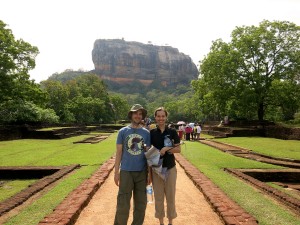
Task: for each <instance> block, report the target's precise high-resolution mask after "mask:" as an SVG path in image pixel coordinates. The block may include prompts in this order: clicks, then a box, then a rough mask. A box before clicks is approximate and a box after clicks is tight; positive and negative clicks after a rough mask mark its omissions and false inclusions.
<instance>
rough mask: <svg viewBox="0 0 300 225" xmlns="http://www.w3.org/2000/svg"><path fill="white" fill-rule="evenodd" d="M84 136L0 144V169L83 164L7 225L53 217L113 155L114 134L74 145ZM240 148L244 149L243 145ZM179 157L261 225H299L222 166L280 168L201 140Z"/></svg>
mask: <svg viewBox="0 0 300 225" xmlns="http://www.w3.org/2000/svg"><path fill="white" fill-rule="evenodd" d="M93 134H95V133H93ZM88 136H90V135H82V136H78V137H72V138H67V139H62V140H15V141H3V142H0V166H29V165H33V166H62V165H70V164H81V165H83V166H82V167H81V168H80V169H77V170H76V171H75V172H74V173H72V174H70V175H69V176H67V177H66V178H64V179H62V180H60V182H59V183H58V184H57V185H56V186H55V187H54V188H52V189H51V190H50V191H48V192H47V193H45V194H44V195H43V196H42V197H41V198H39V199H38V200H36V201H35V202H34V203H32V204H31V205H29V206H28V207H26V208H25V209H24V210H22V211H21V212H20V213H19V214H18V215H17V216H14V217H13V218H11V219H10V220H9V221H7V223H5V224H6V225H7V224H10V225H13V224H14V225H15V224H18V225H32V224H37V223H38V222H39V221H40V220H42V219H43V218H44V217H45V216H46V215H47V214H49V213H51V212H52V210H53V209H54V208H55V207H56V206H57V205H58V204H59V203H60V202H61V201H62V200H63V199H64V198H65V197H66V196H67V195H68V194H69V193H70V192H71V191H72V190H73V189H75V188H76V187H77V186H78V185H80V184H81V183H82V182H83V180H85V179H87V178H89V177H90V176H91V174H92V173H93V172H95V170H97V169H98V168H99V166H100V165H101V164H102V163H103V162H105V161H106V160H107V159H109V158H110V157H111V156H112V155H113V154H114V153H115V140H116V133H114V134H112V135H111V136H110V137H109V138H107V139H106V140H104V141H102V142H100V143H98V144H73V142H74V141H79V140H82V139H84V138H86V137H88ZM231 139H232V140H231ZM218 140H220V139H218ZM222 140H225V139H222ZM247 140H248V138H241V139H240V142H241V143H244V142H247ZM252 140H254V139H252ZM265 140H266V139H263V138H261V139H255V141H252V145H251V141H249V145H250V147H249V149H251V150H254V151H256V148H257V146H263V145H265V143H264V142H265ZM272 140H273V142H275V141H280V140H277V139H271V140H270V143H272ZM226 141H235V138H227V139H226ZM259 142H260V143H259ZM284 143H285V149H290V148H289V147H290V143H292V144H291V146H294V145H296V146H297V143H296V144H294V143H293V142H290V141H285V142H284ZM232 144H234V143H232ZM241 146H242V147H246V146H243V145H242V144H241ZM276 146H278V145H276ZM283 146H284V145H283ZM267 147H269V146H268V145H266V148H264V149H266V150H267V149H269V151H275V149H276V148H275V147H273V146H272V147H269V148H267ZM297 149H298V148H297ZM257 151H259V150H257ZM291 152H293V151H285V152H284V153H285V155H286V156H287V157H292V156H293V155H292V154H291V155H292V156H291V155H289V154H290V153H291ZM296 152H297V151H296ZM182 154H183V155H184V156H185V157H186V158H187V159H188V160H189V161H190V162H191V163H193V164H194V165H195V166H196V167H197V168H198V169H199V170H200V171H201V172H202V173H204V174H205V175H206V176H207V177H209V178H210V179H211V180H212V181H213V182H214V183H215V184H216V185H217V186H219V187H220V188H221V189H222V190H223V191H224V192H225V193H227V195H228V196H229V197H230V198H232V199H233V200H234V201H236V202H237V203H238V204H239V205H240V206H242V207H243V208H244V209H245V210H246V211H248V212H249V213H251V214H252V215H253V216H255V217H256V218H257V219H258V220H259V224H260V225H261V224H262V225H299V224H300V219H299V217H296V216H295V215H294V214H293V213H291V212H290V211H289V210H288V209H286V208H285V207H283V206H280V205H279V204H278V203H277V202H276V201H274V200H273V199H271V198H269V197H267V196H265V195H264V194H263V193H261V192H260V191H258V190H256V189H255V188H253V187H252V186H250V185H248V184H246V183H245V182H243V181H241V180H239V179H238V178H236V177H234V176H232V175H231V174H228V173H226V172H225V171H224V170H223V168H280V167H279V166H274V165H269V164H265V163H260V162H257V161H253V160H248V159H244V158H240V157H235V156H233V155H230V154H227V153H224V152H221V151H219V150H216V149H214V148H212V147H209V146H207V145H203V144H201V143H199V142H185V144H184V145H182ZM293 157H294V156H293ZM178 182H180V181H178ZM0 195H1V193H0ZM179 213H180V212H179Z"/></svg>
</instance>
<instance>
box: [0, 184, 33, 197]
mask: <svg viewBox="0 0 300 225" xmlns="http://www.w3.org/2000/svg"><path fill="white" fill-rule="evenodd" d="M34 182H36V180H34V179H32V180H2V181H1V180H0V202H2V201H4V200H6V199H8V198H9V197H11V196H13V195H15V194H17V193H19V192H20V191H22V190H23V189H25V188H27V187H28V186H29V185H31V184H33V183H34Z"/></svg>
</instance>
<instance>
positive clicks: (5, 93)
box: [0, 20, 45, 104]
mask: <svg viewBox="0 0 300 225" xmlns="http://www.w3.org/2000/svg"><path fill="white" fill-rule="evenodd" d="M38 53H39V51H38V48H37V47H34V46H31V45H30V44H29V43H27V42H25V41H23V40H22V39H20V40H15V38H14V35H13V34H12V31H11V30H10V29H7V28H6V24H5V23H4V22H3V21H1V20H0V90H1V92H0V102H4V101H8V100H15V99H22V100H24V101H32V102H35V103H37V104H42V103H43V101H44V98H45V94H44V93H43V92H42V91H41V89H40V88H39V85H37V84H35V83H34V81H32V80H30V79H29V78H30V75H29V71H30V70H32V69H34V67H35V57H36V56H37V54H38Z"/></svg>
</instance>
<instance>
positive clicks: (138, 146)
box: [126, 134, 144, 155]
mask: <svg viewBox="0 0 300 225" xmlns="http://www.w3.org/2000/svg"><path fill="white" fill-rule="evenodd" d="M126 143H127V146H126V147H127V151H128V152H129V153H130V154H131V155H140V154H142V152H143V151H144V139H143V137H142V136H141V135H139V134H130V135H128V136H127V137H126Z"/></svg>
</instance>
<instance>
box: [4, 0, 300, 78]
mask: <svg viewBox="0 0 300 225" xmlns="http://www.w3.org/2000/svg"><path fill="white" fill-rule="evenodd" d="M299 15H300V0H251V1H245V0H244V1H243V0H226V1H224V0H210V1H204V0H185V1H182V0H152V1H144V0H127V1H124V0H84V1H81V0H42V1H41V0H26V1H24V0H1V6H0V20H2V21H3V22H4V23H6V24H7V25H8V28H9V29H11V30H12V32H13V34H14V35H15V38H16V39H23V40H24V41H26V42H29V43H30V44H31V45H34V46H37V47H38V48H39V51H40V54H39V55H38V56H37V58H36V68H35V69H34V70H32V71H31V72H30V75H31V78H32V79H34V80H36V82H40V81H42V80H46V79H47V78H48V77H49V76H51V75H52V74H53V73H56V72H59V73H60V72H62V71H64V70H66V69H73V70H78V69H82V70H92V69H94V65H93V62H92V49H93V45H94V42H95V40H97V39H116V38H119V39H121V38H124V39H125V40H126V41H137V42H141V43H148V42H149V41H151V42H152V43H153V44H156V45H169V46H172V47H174V48H177V49H178V50H179V51H180V52H182V53H184V54H186V55H189V56H190V57H191V58H192V60H193V61H194V63H195V64H196V65H197V64H198V62H199V61H200V60H201V59H202V58H203V56H204V55H206V54H207V53H208V52H209V49H210V46H211V43H212V41H214V40H216V39H218V38H221V39H223V40H224V41H229V40H230V34H231V32H232V30H234V29H235V27H237V26H243V25H245V26H250V25H255V26H258V25H259V23H260V22H261V21H263V20H270V21H273V20H285V21H290V22H293V23H295V24H297V25H299V26H300V16H299Z"/></svg>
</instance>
